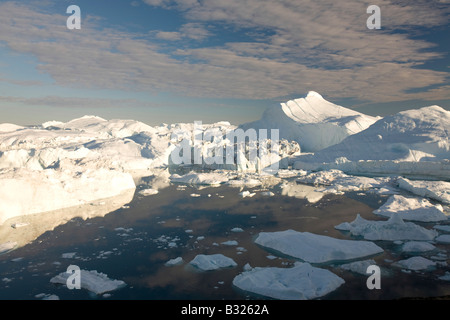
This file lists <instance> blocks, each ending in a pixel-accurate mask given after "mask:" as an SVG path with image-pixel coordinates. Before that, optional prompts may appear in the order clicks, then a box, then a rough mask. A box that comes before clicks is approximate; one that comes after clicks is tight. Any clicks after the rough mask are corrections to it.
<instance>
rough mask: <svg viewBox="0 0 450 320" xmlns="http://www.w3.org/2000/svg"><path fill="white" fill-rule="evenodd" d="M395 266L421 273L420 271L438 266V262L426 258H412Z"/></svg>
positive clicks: (396, 263)
mask: <svg viewBox="0 0 450 320" xmlns="http://www.w3.org/2000/svg"><path fill="white" fill-rule="evenodd" d="M393 265H394V266H396V267H400V268H404V269H408V270H413V271H420V270H427V269H430V268H431V267H434V266H436V262H434V261H431V260H429V259H426V258H424V257H411V258H409V259H406V260H400V261H397V262H395V263H394V264H393Z"/></svg>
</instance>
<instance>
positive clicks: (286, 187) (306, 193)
mask: <svg viewBox="0 0 450 320" xmlns="http://www.w3.org/2000/svg"><path fill="white" fill-rule="evenodd" d="M281 188H282V191H281V195H283V196H288V197H295V198H299V199H306V200H308V202H311V203H315V202H318V201H319V200H320V199H322V198H323V196H324V193H323V192H319V191H317V189H316V188H314V187H311V186H307V185H304V184H297V183H289V182H286V183H283V184H282V185H281Z"/></svg>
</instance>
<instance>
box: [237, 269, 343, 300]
mask: <svg viewBox="0 0 450 320" xmlns="http://www.w3.org/2000/svg"><path fill="white" fill-rule="evenodd" d="M344 283H345V281H344V280H343V279H342V278H340V277H338V276H337V275H335V274H334V273H332V272H331V271H329V270H326V269H321V268H316V267H313V266H311V265H310V264H309V263H296V264H295V266H294V267H292V268H260V267H256V268H252V269H250V270H248V271H244V272H243V273H241V274H239V275H237V276H236V277H235V278H234V279H233V285H234V286H236V287H238V288H240V289H241V290H244V291H248V292H252V293H254V294H257V295H261V296H265V297H269V298H273V299H279V300H310V299H316V298H320V297H323V296H325V295H327V294H329V293H331V292H333V291H335V290H336V289H337V288H339V287H340V286H341V285H342V284H344Z"/></svg>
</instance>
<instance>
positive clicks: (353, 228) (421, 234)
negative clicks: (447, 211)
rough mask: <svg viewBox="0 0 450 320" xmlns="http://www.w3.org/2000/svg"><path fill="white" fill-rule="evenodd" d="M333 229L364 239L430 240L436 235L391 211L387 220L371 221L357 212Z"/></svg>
mask: <svg viewBox="0 0 450 320" xmlns="http://www.w3.org/2000/svg"><path fill="white" fill-rule="evenodd" d="M335 229H337V230H341V231H348V232H350V234H351V235H353V236H361V237H363V238H364V239H366V240H387V241H397V240H418V241H431V240H434V238H436V236H437V235H438V233H437V231H436V230H429V229H426V228H424V227H421V226H419V225H417V224H415V223H413V222H405V221H403V219H402V218H401V216H400V214H397V213H393V214H392V215H391V217H390V218H389V220H387V221H371V220H366V219H364V218H362V217H361V216H360V215H359V214H358V215H357V217H356V219H355V220H354V221H352V222H343V223H341V224H339V225H337V226H335Z"/></svg>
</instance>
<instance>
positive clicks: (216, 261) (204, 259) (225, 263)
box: [189, 253, 237, 271]
mask: <svg viewBox="0 0 450 320" xmlns="http://www.w3.org/2000/svg"><path fill="white" fill-rule="evenodd" d="M189 263H190V264H191V265H193V266H194V267H196V268H198V269H200V270H203V271H211V270H217V269H221V268H231V267H236V266H237V263H236V262H234V260H233V259H231V258H228V257H226V256H224V255H223V254H220V253H218V254H211V255H205V254H199V255H197V256H196V257H195V258H194V259H193V260H192V261H191V262H189Z"/></svg>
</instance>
